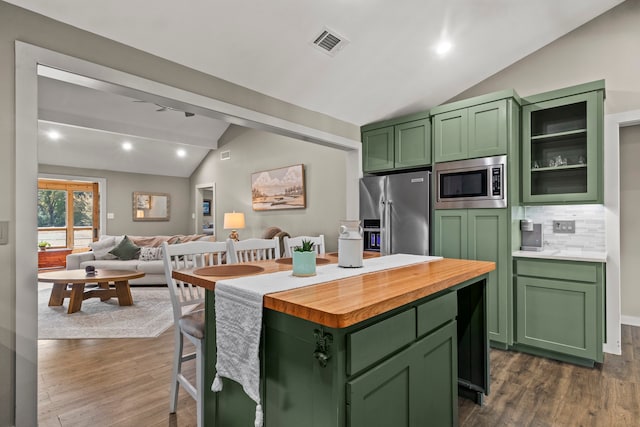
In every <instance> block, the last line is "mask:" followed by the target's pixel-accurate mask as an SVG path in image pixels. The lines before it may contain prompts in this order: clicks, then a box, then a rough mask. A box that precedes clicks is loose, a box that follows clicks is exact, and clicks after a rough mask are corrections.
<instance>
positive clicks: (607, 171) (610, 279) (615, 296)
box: [604, 110, 640, 354]
mask: <svg viewBox="0 0 640 427" xmlns="http://www.w3.org/2000/svg"><path fill="white" fill-rule="evenodd" d="M637 124H640V110H633V111H625V112H623V113H617V114H607V115H606V116H605V118H604V188H605V189H607V190H606V191H605V192H604V207H605V227H606V230H607V232H606V244H607V274H606V301H607V302H606V321H607V340H606V342H605V344H604V351H605V352H606V353H613V354H622V327H621V324H622V317H621V309H620V307H621V295H620V128H621V127H626V126H634V125H637Z"/></svg>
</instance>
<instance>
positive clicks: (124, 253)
mask: <svg viewBox="0 0 640 427" xmlns="http://www.w3.org/2000/svg"><path fill="white" fill-rule="evenodd" d="M139 252H140V247H138V246H136V245H135V243H133V242H132V241H131V240H130V239H129V237H127V236H124V239H122V241H121V242H120V244H119V245H118V246H116V247H115V248H113V249H111V250H110V251H109V253H110V254H111V255H115V256H117V257H118V259H121V260H124V261H127V260H130V259H134V258H137V256H138V253H139Z"/></svg>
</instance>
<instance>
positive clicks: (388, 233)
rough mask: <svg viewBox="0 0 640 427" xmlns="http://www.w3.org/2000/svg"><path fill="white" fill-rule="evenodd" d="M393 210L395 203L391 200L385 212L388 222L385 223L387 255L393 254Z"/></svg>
mask: <svg viewBox="0 0 640 427" xmlns="http://www.w3.org/2000/svg"><path fill="white" fill-rule="evenodd" d="M392 208H393V202H392V201H391V200H387V208H386V211H385V214H386V217H387V218H386V220H385V222H386V223H387V224H386V231H385V237H386V239H385V241H386V244H385V248H386V253H385V255H390V254H391V236H392V235H393V232H392V231H391V209H392Z"/></svg>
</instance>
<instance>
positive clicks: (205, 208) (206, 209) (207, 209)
mask: <svg viewBox="0 0 640 427" xmlns="http://www.w3.org/2000/svg"><path fill="white" fill-rule="evenodd" d="M202 215H203V216H211V200H207V199H204V200H203V201H202Z"/></svg>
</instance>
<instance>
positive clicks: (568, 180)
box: [522, 92, 603, 203]
mask: <svg viewBox="0 0 640 427" xmlns="http://www.w3.org/2000/svg"><path fill="white" fill-rule="evenodd" d="M522 114H523V121H522V124H523V153H522V156H523V157H522V159H523V161H522V170H523V177H522V178H523V179H522V185H523V187H522V188H523V195H522V196H523V202H524V203H567V202H577V203H602V199H603V195H602V174H603V168H602V121H603V112H602V92H588V93H582V94H577V95H573V96H566V97H563V98H558V99H552V100H548V101H541V102H536V103H533V104H529V105H525V106H524V107H523V109H522Z"/></svg>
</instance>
